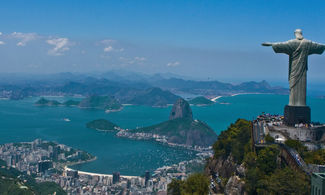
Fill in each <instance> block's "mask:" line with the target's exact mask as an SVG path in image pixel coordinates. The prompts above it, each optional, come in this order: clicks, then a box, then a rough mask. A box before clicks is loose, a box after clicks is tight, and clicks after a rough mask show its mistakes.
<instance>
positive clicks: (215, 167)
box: [205, 155, 238, 178]
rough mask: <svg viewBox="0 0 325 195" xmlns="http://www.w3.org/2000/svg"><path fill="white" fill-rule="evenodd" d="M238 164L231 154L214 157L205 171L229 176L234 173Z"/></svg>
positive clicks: (210, 173) (224, 176) (209, 173)
mask: <svg viewBox="0 0 325 195" xmlns="http://www.w3.org/2000/svg"><path fill="white" fill-rule="evenodd" d="M237 166H238V165H237V164H236V163H235V161H234V158H233V156H232V155H229V156H228V157H227V158H223V157H219V158H217V159H215V158H212V159H210V161H209V162H208V164H207V167H206V169H205V172H206V174H208V175H216V174H218V175H219V176H221V177H223V178H229V177H231V176H232V175H233V174H234V172H235V171H236V169H237Z"/></svg>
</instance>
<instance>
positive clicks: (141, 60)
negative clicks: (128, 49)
mask: <svg viewBox="0 0 325 195" xmlns="http://www.w3.org/2000/svg"><path fill="white" fill-rule="evenodd" d="M134 60H136V61H138V62H143V61H146V60H147V59H146V58H145V57H135V58H134Z"/></svg>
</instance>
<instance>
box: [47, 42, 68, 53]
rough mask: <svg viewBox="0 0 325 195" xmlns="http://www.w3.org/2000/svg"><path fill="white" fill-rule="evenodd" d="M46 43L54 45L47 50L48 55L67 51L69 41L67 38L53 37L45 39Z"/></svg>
mask: <svg viewBox="0 0 325 195" xmlns="http://www.w3.org/2000/svg"><path fill="white" fill-rule="evenodd" d="M46 42H47V43H48V44H50V45H53V46H54V47H53V48H52V49H50V50H49V51H48V54H49V55H54V56H60V55H63V53H64V52H65V51H68V50H69V49H70V48H69V46H70V45H71V43H70V42H69V39H68V38H54V39H49V40H47V41H46Z"/></svg>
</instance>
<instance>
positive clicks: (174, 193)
mask: <svg viewBox="0 0 325 195" xmlns="http://www.w3.org/2000/svg"><path fill="white" fill-rule="evenodd" d="M183 186H184V181H182V180H177V179H173V180H172V182H171V183H169V184H168V186H167V194H168V195H181V191H182V188H183Z"/></svg>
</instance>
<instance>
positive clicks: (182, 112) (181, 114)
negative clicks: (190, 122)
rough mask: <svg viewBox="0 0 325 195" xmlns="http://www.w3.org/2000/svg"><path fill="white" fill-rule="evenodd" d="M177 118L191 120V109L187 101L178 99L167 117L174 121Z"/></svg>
mask: <svg viewBox="0 0 325 195" xmlns="http://www.w3.org/2000/svg"><path fill="white" fill-rule="evenodd" d="M177 118H189V119H192V118H193V114H192V109H191V107H190V105H189V104H188V102H187V101H185V100H184V99H182V98H179V99H178V100H177V101H176V102H175V104H174V106H173V108H172V111H171V112H170V115H169V120H174V119H177Z"/></svg>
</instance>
